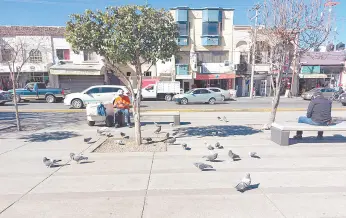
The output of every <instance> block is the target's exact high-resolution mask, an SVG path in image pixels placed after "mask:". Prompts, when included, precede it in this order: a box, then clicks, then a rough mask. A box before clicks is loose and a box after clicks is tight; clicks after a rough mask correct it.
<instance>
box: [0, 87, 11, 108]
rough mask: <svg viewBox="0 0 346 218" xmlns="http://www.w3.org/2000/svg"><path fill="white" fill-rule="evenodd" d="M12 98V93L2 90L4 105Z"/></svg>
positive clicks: (0, 100)
mask: <svg viewBox="0 0 346 218" xmlns="http://www.w3.org/2000/svg"><path fill="white" fill-rule="evenodd" d="M10 101H12V100H11V93H9V92H6V91H3V90H0V105H4V104H5V103H6V102H10Z"/></svg>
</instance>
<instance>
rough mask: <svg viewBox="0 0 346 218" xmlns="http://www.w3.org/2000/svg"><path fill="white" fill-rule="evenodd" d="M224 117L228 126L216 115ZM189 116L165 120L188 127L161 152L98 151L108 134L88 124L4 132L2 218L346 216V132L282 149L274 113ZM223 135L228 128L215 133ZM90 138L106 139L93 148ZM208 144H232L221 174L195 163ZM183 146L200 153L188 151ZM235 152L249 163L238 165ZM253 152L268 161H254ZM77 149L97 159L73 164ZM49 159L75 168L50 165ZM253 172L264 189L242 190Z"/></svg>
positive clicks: (0, 146)
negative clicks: (269, 127) (272, 128)
mask: <svg viewBox="0 0 346 218" xmlns="http://www.w3.org/2000/svg"><path fill="white" fill-rule="evenodd" d="M300 114H301V113H299V112H280V113H278V117H277V120H278V121H295V120H297V117H298V116H299V115H300ZM224 115H226V116H227V117H228V119H229V120H230V122H229V123H227V124H226V123H222V122H220V121H218V120H217V118H216V117H217V116H221V117H222V116H224ZM333 115H334V116H338V117H341V116H343V113H342V112H334V113H333ZM181 116H182V117H181V121H182V122H185V124H186V125H182V126H180V127H170V126H169V125H167V124H164V125H163V131H168V132H171V133H172V132H173V130H174V129H178V128H181V129H180V131H179V132H180V133H179V134H180V136H181V137H179V138H178V140H177V145H170V146H169V147H168V151H167V152H161V153H150V152H147V153H107V154H103V153H102V154H101V153H89V152H90V151H91V150H92V149H93V148H94V147H95V146H97V144H99V143H101V142H102V140H104V138H99V137H98V136H97V135H96V129H97V127H88V126H87V125H86V122H76V123H75V125H68V126H61V127H60V128H58V129H57V128H56V127H55V126H52V127H49V126H48V127H47V128H45V129H43V130H39V131H32V132H23V133H21V134H20V135H18V134H16V133H5V134H2V135H0V211H2V212H1V214H0V217H9V218H16V217H30V218H31V217H33V218H43V217H50V218H55V217H102V218H103V217H121V218H140V217H145V218H163V217H165V218H166V217H167V218H168V217H174V218H175V217H177V218H178V217H179V218H185V217H186V218H189V217H191V218H199V217H201V218H202V217H227V218H229V217H237V218H238V217H265V218H271V217H275V218H276V217H311V218H316V217H346V206H345V205H346V203H345V202H346V161H345V156H346V140H345V138H344V137H342V136H340V135H338V136H337V137H331V136H333V135H334V134H340V133H333V132H331V133H327V134H326V138H325V140H324V141H322V142H318V141H316V140H315V139H314V138H311V137H309V138H307V139H305V140H304V141H303V143H299V144H293V145H291V146H288V147H280V146H279V145H276V144H274V143H273V142H271V141H270V140H269V138H270V132H269V131H265V132H262V131H259V130H258V129H260V128H261V126H262V125H263V123H265V122H266V121H267V119H268V117H269V113H255V112H253V113H241V112H239V113H210V112H209V113H182V115H181ZM144 121H153V120H144ZM155 121H158V122H167V121H169V120H168V118H157V119H155ZM145 124H147V125H143V135H144V136H149V135H150V134H151V132H152V131H153V129H154V128H155V127H154V126H153V125H152V124H151V123H145ZM121 131H125V132H127V133H128V134H130V135H131V134H133V133H132V132H131V131H133V129H121ZM213 131H219V132H221V133H222V134H221V135H220V136H216V137H214V136H212V132H213ZM118 132H119V130H117V132H115V131H114V133H115V134H117V133H118ZM341 134H342V133H341ZM87 136H91V137H93V139H94V140H95V141H96V142H95V143H94V144H92V145H88V144H85V143H84V142H83V137H87ZM306 136H312V135H311V134H306ZM205 141H206V142H210V143H215V142H216V141H219V142H220V143H221V145H223V146H224V147H225V149H224V150H217V152H218V153H219V160H221V162H217V163H212V165H213V166H214V168H215V169H216V170H215V171H209V172H201V171H199V170H197V169H196V168H195V167H194V166H193V164H192V163H193V162H197V161H202V162H205V161H203V159H202V158H201V156H203V155H206V154H208V151H207V149H206V148H205V146H204V142H205ZM182 142H185V143H187V144H188V146H189V147H191V150H190V151H185V150H183V149H182V148H181V146H180V145H178V144H179V143H182ZM229 149H232V150H233V151H234V152H235V153H237V154H239V155H240V156H241V158H242V160H241V161H237V162H230V160H229V158H228V156H227V152H228V150H229ZM249 151H256V152H258V154H259V156H260V157H261V159H251V158H250V157H248V152H249ZM70 152H75V153H79V152H83V153H84V154H85V155H87V156H89V159H90V161H94V162H91V163H86V164H80V165H78V164H75V163H71V162H69V153H70ZM44 156H47V157H50V158H57V159H62V160H63V161H62V163H66V164H70V165H66V166H63V167H61V168H51V169H50V168H46V167H45V166H44V165H43V163H42V158H43V157H44ZM246 173H251V177H252V182H253V184H257V185H258V188H257V189H253V190H250V191H248V192H245V193H243V194H242V193H239V192H237V191H236V190H235V189H234V186H235V185H236V184H237V182H239V180H240V179H241V178H242V177H243V176H244V175H245V174H246Z"/></svg>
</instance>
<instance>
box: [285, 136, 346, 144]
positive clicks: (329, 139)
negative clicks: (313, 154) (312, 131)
mask: <svg viewBox="0 0 346 218" xmlns="http://www.w3.org/2000/svg"><path fill="white" fill-rule="evenodd" d="M345 142H346V137H345V136H343V135H340V134H335V135H333V136H324V137H323V139H322V140H320V139H317V137H316V136H307V137H303V139H301V140H297V139H293V138H290V139H289V144H290V145H295V144H299V143H316V144H322V143H345Z"/></svg>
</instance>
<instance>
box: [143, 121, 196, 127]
mask: <svg viewBox="0 0 346 218" xmlns="http://www.w3.org/2000/svg"><path fill="white" fill-rule="evenodd" d="M156 123H157V124H159V125H170V124H172V123H174V122H156ZM190 124H191V122H180V125H181V126H184V125H190ZM141 125H142V126H146V125H155V123H154V122H141Z"/></svg>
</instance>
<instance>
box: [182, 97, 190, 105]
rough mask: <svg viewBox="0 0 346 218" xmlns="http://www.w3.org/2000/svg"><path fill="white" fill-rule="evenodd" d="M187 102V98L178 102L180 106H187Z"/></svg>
mask: <svg viewBox="0 0 346 218" xmlns="http://www.w3.org/2000/svg"><path fill="white" fill-rule="evenodd" d="M188 102H189V101H188V100H187V98H183V99H181V100H180V104H184V105H185V104H187V103H188Z"/></svg>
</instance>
